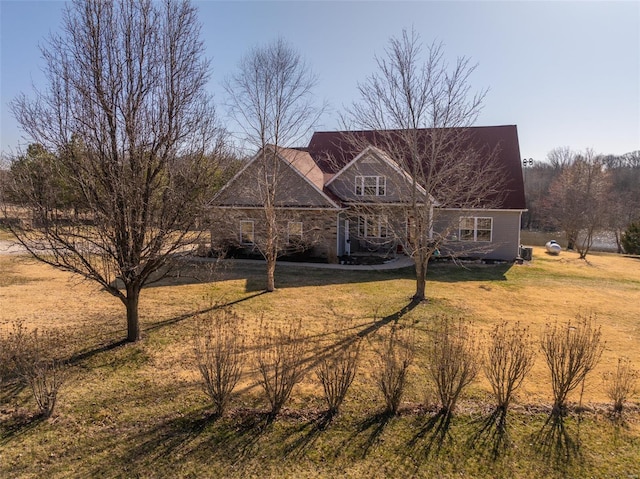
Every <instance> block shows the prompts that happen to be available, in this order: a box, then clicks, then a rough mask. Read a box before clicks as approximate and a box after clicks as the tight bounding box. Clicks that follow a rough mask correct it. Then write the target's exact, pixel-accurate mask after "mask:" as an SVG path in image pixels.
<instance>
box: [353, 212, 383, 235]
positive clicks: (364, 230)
mask: <svg viewBox="0 0 640 479" xmlns="http://www.w3.org/2000/svg"><path fill="white" fill-rule="evenodd" d="M370 230H373V231H370ZM383 232H384V235H383V234H382V233H383ZM388 234H389V220H388V218H387V216H386V215H360V216H358V235H360V237H362V238H386V237H387V236H388Z"/></svg>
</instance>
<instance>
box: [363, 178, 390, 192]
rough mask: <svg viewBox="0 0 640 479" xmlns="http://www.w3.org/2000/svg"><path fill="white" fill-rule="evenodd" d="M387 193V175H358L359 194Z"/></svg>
mask: <svg viewBox="0 0 640 479" xmlns="http://www.w3.org/2000/svg"><path fill="white" fill-rule="evenodd" d="M386 194H387V177H386V176H356V195H357V196H384V195H386Z"/></svg>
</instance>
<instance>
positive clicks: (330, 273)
mask: <svg viewBox="0 0 640 479" xmlns="http://www.w3.org/2000/svg"><path fill="white" fill-rule="evenodd" d="M512 266H513V263H499V264H468V265H467V264H459V263H454V262H450V263H449V262H448V263H443V262H434V263H430V264H429V269H428V273H427V280H428V281H436V282H453V283H455V282H459V281H505V280H506V273H507V272H508V271H509V270H510V269H511V267H512ZM275 279H276V288H279V289H286V288H300V287H309V286H329V285H340V284H351V283H372V282H377V281H387V280H391V279H409V280H411V279H415V269H414V267H413V266H409V267H404V268H398V269H387V270H382V269H378V270H376V269H368V270H349V269H333V268H322V267H314V266H313V264H311V265H308V264H305V265H304V266H302V265H298V264H296V263H291V262H286V263H283V262H278V263H277V266H276V273H275ZM232 280H245V292H247V293H252V292H257V291H264V290H265V289H266V265H265V262H264V261H262V260H233V259H231V260H224V262H222V263H218V262H216V263H211V262H207V261H185V262H184V263H183V266H182V267H181V268H180V269H178V270H177V271H176V272H175V273H174V274H172V275H170V276H167V277H165V278H163V279H161V280H159V281H157V282H154V283H152V284H149V285H147V286H145V288H154V287H160V286H169V285H176V284H180V285H183V284H203V283H208V282H215V281H232Z"/></svg>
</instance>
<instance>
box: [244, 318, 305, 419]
mask: <svg viewBox="0 0 640 479" xmlns="http://www.w3.org/2000/svg"><path fill="white" fill-rule="evenodd" d="M305 342H306V337H305V335H304V334H303V332H302V323H301V321H294V322H291V323H289V324H288V325H286V326H277V325H265V324H264V322H261V324H260V333H259V339H258V340H257V349H256V365H257V369H258V373H259V383H260V386H262V389H263V390H264V393H265V395H266V397H267V400H268V401H269V404H270V406H271V410H270V412H269V416H270V418H271V419H273V418H275V417H276V416H277V415H278V414H279V413H280V410H281V409H282V406H284V404H285V403H286V402H287V401H288V399H289V397H290V396H291V392H292V390H293V387H294V386H295V385H296V384H298V383H299V382H300V381H301V380H302V378H303V376H304V370H303V368H302V365H303V361H304V352H305V350H304V348H305Z"/></svg>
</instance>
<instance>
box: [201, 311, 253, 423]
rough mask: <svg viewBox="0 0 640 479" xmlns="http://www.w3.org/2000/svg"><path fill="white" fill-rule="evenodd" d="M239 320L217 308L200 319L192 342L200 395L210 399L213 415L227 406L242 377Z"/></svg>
mask: <svg viewBox="0 0 640 479" xmlns="http://www.w3.org/2000/svg"><path fill="white" fill-rule="evenodd" d="M241 325H242V318H240V317H239V316H238V315H237V314H236V313H234V312H232V311H231V310H228V309H221V310H218V311H215V312H214V313H212V314H210V315H208V316H207V317H205V318H203V320H202V321H201V323H200V324H199V327H198V329H197V331H196V334H195V336H194V340H193V349H194V353H195V358H196V363H197V364H198V369H199V370H200V374H201V375H202V379H203V388H204V392H205V393H206V394H207V395H208V396H209V397H210V398H211V401H212V402H213V406H214V409H215V414H216V415H222V414H223V413H224V411H225V410H226V408H227V406H228V405H229V403H230V401H231V399H232V397H233V390H234V388H235V387H236V385H237V384H238V381H239V380H240V376H241V374H242V355H243V352H244V336H243V334H242V332H241V331H242V327H241Z"/></svg>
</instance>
